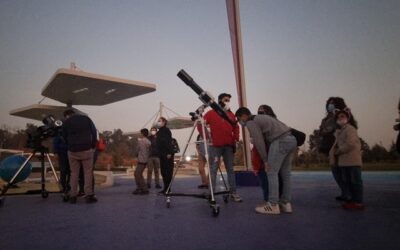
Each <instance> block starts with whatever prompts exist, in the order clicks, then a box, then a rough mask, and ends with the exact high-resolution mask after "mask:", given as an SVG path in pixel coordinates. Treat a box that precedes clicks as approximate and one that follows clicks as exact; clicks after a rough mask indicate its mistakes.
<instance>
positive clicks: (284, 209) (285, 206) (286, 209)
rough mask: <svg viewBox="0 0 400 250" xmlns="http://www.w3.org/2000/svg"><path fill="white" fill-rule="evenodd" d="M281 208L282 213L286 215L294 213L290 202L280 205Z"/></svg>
mask: <svg viewBox="0 0 400 250" xmlns="http://www.w3.org/2000/svg"><path fill="white" fill-rule="evenodd" d="M279 207H280V208H281V210H282V212H284V213H288V214H291V213H293V208H292V204H290V202H287V203H283V202H281V203H279Z"/></svg>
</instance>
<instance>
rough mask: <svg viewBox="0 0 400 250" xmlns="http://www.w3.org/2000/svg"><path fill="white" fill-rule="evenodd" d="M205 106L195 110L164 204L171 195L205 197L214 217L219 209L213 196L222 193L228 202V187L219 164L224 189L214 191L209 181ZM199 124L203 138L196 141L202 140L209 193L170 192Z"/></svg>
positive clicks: (168, 203) (167, 204)
mask: <svg viewBox="0 0 400 250" xmlns="http://www.w3.org/2000/svg"><path fill="white" fill-rule="evenodd" d="M206 107H207V105H202V106H200V108H198V109H197V111H196V114H195V115H196V118H197V119H196V121H195V123H194V125H193V129H192V131H191V133H190V136H189V138H188V140H187V143H186V145H185V149H184V151H183V153H182V155H181V157H180V159H179V161H178V163H177V168H176V169H175V171H174V174H173V176H172V180H171V183H170V184H169V186H168V188H167V190H166V192H165V196H166V206H167V208H170V207H171V197H172V196H186V197H194V198H200V199H206V200H208V201H209V204H210V208H211V210H212V215H213V216H214V217H217V216H218V215H219V210H220V209H219V205H218V204H217V202H216V200H215V196H216V195H223V200H224V202H225V203H228V201H229V189H228V187H227V185H226V182H225V178H224V176H223V174H222V171H221V169H220V167H219V166H218V171H219V173H220V175H221V178H222V181H223V184H224V187H225V191H220V192H215V187H214V186H213V184H212V181H211V171H210V166H211V165H210V159H209V148H208V141H207V136H206V126H205V121H204V118H203V112H204V109H205V108H206ZM199 124H200V125H201V129H202V134H203V140H201V141H198V142H204V147H205V158H206V165H207V168H208V173H209V174H208V181H209V190H210V193H209V194H207V193H203V194H187V193H171V192H170V191H171V187H172V183H173V182H174V180H175V177H176V175H177V173H178V171H179V167H180V165H181V163H182V162H183V161H184V159H185V154H186V151H187V149H188V147H189V144H190V142H191V140H192V137H193V135H194V132H195V130H196V128H197V126H198V125H199Z"/></svg>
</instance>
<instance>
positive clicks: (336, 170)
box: [331, 166, 350, 200]
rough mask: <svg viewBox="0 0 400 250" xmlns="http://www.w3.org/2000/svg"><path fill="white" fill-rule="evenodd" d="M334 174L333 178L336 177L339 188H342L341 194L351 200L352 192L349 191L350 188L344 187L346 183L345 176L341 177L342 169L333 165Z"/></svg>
mask: <svg viewBox="0 0 400 250" xmlns="http://www.w3.org/2000/svg"><path fill="white" fill-rule="evenodd" d="M331 170H332V175H333V178H334V179H335V181H336V183H337V184H338V186H339V188H340V196H341V197H342V198H343V199H345V200H349V199H350V194H349V193H348V190H345V189H344V183H343V178H341V171H340V167H337V166H335V167H332V168H331Z"/></svg>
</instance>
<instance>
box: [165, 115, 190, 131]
mask: <svg viewBox="0 0 400 250" xmlns="http://www.w3.org/2000/svg"><path fill="white" fill-rule="evenodd" d="M193 125H194V122H193V121H192V120H191V119H190V118H188V117H173V118H170V119H169V120H168V124H167V127H168V128H169V129H184V128H191V127H193Z"/></svg>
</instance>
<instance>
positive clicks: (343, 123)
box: [329, 110, 364, 210]
mask: <svg viewBox="0 0 400 250" xmlns="http://www.w3.org/2000/svg"><path fill="white" fill-rule="evenodd" d="M351 116H352V115H351V113H350V112H349V111H345V110H341V111H338V112H336V114H335V122H336V124H337V130H336V132H335V137H336V140H335V143H334V145H333V147H332V149H331V151H330V152H329V163H330V165H334V166H337V167H338V169H339V175H338V176H339V182H340V185H341V188H342V189H344V190H345V192H346V193H347V194H348V197H346V198H347V199H346V200H344V202H343V205H342V206H343V208H344V209H349V210H362V209H364V204H363V183H362V178H361V165H362V153H361V142H360V138H359V137H358V134H357V122H356V121H355V119H354V118H353V119H351Z"/></svg>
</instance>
